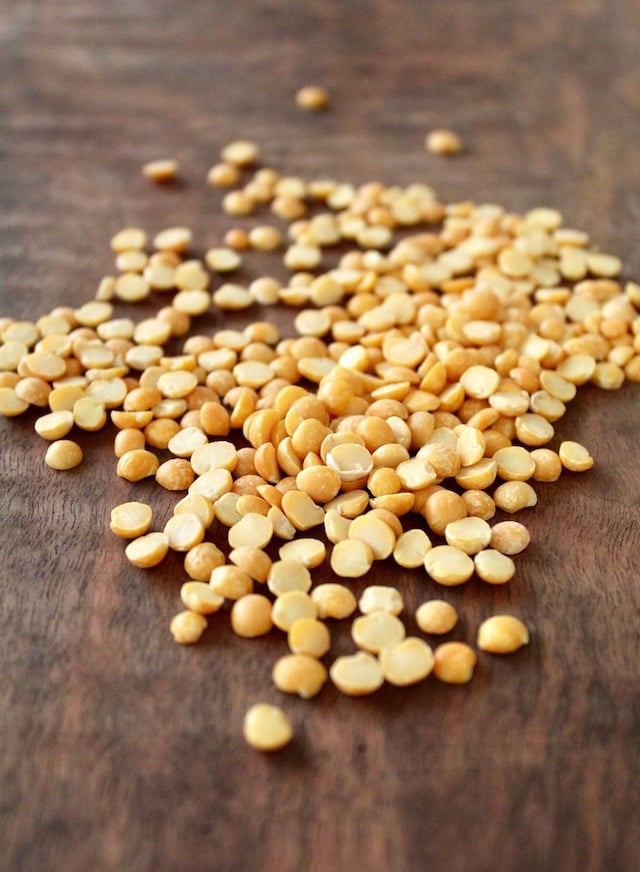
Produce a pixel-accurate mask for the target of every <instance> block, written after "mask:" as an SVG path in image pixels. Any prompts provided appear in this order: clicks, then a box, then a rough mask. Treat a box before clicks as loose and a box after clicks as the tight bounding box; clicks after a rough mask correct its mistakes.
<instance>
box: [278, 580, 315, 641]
mask: <svg viewBox="0 0 640 872" xmlns="http://www.w3.org/2000/svg"><path fill="white" fill-rule="evenodd" d="M317 616H318V608H317V606H316V603H315V602H314V601H313V600H312V599H311V597H310V596H309V595H308V594H306V593H304V592H303V591H301V590H290V591H287V592H286V593H283V594H280V596H279V597H277V598H276V601H275V602H274V604H273V606H272V609H271V618H272V620H273V623H274V624H275V625H276V627H277V628H278V629H279V630H283V631H284V632H285V633H287V632H288V631H289V630H290V629H291V627H292V626H293V624H294V623H295V622H296V621H298V620H300V618H315V617H317Z"/></svg>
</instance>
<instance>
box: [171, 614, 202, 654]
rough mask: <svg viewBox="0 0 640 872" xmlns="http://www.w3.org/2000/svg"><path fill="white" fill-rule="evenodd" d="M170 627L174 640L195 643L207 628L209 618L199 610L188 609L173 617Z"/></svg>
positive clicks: (186, 643) (180, 642) (185, 643)
mask: <svg viewBox="0 0 640 872" xmlns="http://www.w3.org/2000/svg"><path fill="white" fill-rule="evenodd" d="M169 629H170V630H171V635H172V636H173V638H174V640H175V641H176V642H178V643H179V644H180V645H193V644H195V643H196V642H197V641H198V640H199V639H200V637H201V636H202V634H203V633H204V631H205V630H206V629H207V619H206V618H205V616H204V615H201V614H199V613H198V612H192V611H188V610H187V611H184V612H180V613H179V614H177V615H176V616H175V617H174V618H173V619H172V621H171V624H170V626H169Z"/></svg>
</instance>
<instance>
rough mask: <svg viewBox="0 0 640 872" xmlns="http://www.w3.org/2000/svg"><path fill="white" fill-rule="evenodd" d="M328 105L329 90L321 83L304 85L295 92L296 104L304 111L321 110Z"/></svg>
mask: <svg viewBox="0 0 640 872" xmlns="http://www.w3.org/2000/svg"><path fill="white" fill-rule="evenodd" d="M328 105H329V92H328V91H327V90H326V88H323V87H322V86H321V85H305V86H304V87H302V88H300V89H299V91H298V92H297V93H296V106H298V108H299V109H304V110H305V111H306V112H321V111H322V110H323V109H326V108H327V107H328Z"/></svg>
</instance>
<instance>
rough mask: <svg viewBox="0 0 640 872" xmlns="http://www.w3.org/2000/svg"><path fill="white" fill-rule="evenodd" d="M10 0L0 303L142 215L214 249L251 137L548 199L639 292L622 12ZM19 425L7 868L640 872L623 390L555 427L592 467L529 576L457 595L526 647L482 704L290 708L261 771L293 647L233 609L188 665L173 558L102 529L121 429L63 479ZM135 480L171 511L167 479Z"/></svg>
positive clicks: (4, 781)
mask: <svg viewBox="0 0 640 872" xmlns="http://www.w3.org/2000/svg"><path fill="white" fill-rule="evenodd" d="M0 11H1V17H0V98H1V99H2V104H3V113H2V122H1V124H2V127H1V140H0V197H1V202H0V228H1V237H0V252H1V261H0V296H1V301H2V307H1V313H2V314H7V315H11V316H12V317H15V318H31V317H37V316H38V315H39V314H42V313H44V312H46V311H48V310H50V309H51V308H52V307H54V306H56V305H59V304H62V303H65V304H72V305H77V304H80V303H81V302H83V301H85V300H86V299H89V298H91V297H92V296H93V294H94V291H95V288H96V285H97V282H98V280H99V278H100V276H101V275H102V274H104V273H105V272H106V271H108V270H109V269H111V268H112V266H111V255H110V252H109V250H108V244H107V243H108V239H109V237H110V236H111V234H112V233H113V232H114V231H115V230H117V229H119V227H121V226H123V225H125V224H128V223H136V224H138V223H139V224H142V225H143V226H146V227H148V228H149V230H150V231H151V232H153V231H156V230H158V229H160V228H162V227H163V226H166V225H170V224H181V223H187V224H189V225H190V226H192V227H193V228H194V231H195V234H196V239H197V243H198V246H199V248H200V250H204V248H206V247H207V246H209V245H210V244H212V243H213V242H215V241H218V240H219V239H220V237H221V234H222V232H223V230H224V228H225V227H226V226H227V222H226V220H223V219H222V218H221V217H220V215H219V211H218V203H219V197H218V195H216V194H215V193H214V192H212V191H211V189H208V188H207V187H206V185H204V184H203V179H204V175H205V173H206V171H207V169H208V167H209V166H210V165H211V163H212V162H214V160H215V159H216V157H217V154H218V151H219V149H220V147H221V146H222V145H224V144H225V143H226V142H227V141H229V140H230V139H231V138H235V137H238V136H242V137H247V138H255V139H256V140H258V141H259V142H260V143H261V145H262V148H263V152H264V155H265V159H266V160H267V161H269V162H273V163H274V164H275V165H277V166H278V167H279V168H280V169H282V170H283V171H285V172H287V173H289V174H297V173H300V174H303V175H305V176H307V177H311V176H315V177H325V176H327V175H328V176H332V177H336V178H340V179H344V180H352V181H356V182H364V181H367V180H370V179H374V178H377V179H380V180H382V181H384V182H386V183H395V182H398V183H408V182H410V181H413V180H424V181H427V182H429V183H431V184H433V185H434V186H435V187H436V189H437V190H438V192H439V193H440V194H441V196H442V197H443V198H444V199H445V200H454V199H474V200H477V201H479V202H481V201H493V202H499V203H502V204H504V205H506V206H507V207H508V208H510V209H513V210H516V211H517V210H522V209H526V208H530V207H533V206H536V205H541V204H543V205H552V206H556V207H558V208H560V209H561V210H562V211H563V213H564V214H565V216H566V220H567V222H568V223H569V224H570V225H574V226H577V227H581V228H584V229H586V230H588V231H589V232H590V234H591V235H592V238H593V239H594V240H597V241H598V242H599V243H600V244H601V245H602V247H603V249H605V250H611V251H613V252H614V253H616V254H618V255H620V256H621V257H622V258H623V259H624V261H625V265H626V274H627V275H628V276H630V277H632V276H636V277H637V276H640V248H639V247H638V244H637V240H638V231H639V229H640V198H639V187H638V179H640V151H639V150H638V147H637V143H638V141H639V140H640V96H639V95H640V62H639V61H638V54H637V46H638V41H639V40H640V7H639V6H638V4H637V3H635V2H633V0H566V2H563V3H555V4H542V5H541V4H540V3H538V2H535V0H513V2H510V3H508V4H507V3H503V2H500V0H485V2H482V3H475V2H471V0H459V2H457V3H449V2H445V0H435V2H429V3H425V2H421V0H408V2H404V3H401V4H400V3H393V2H390V0H365V2H357V3H356V2H344V3H330V2H326V0H310V2H308V3H298V2H295V0H272V2H257V0H251V2H249V0H247V2H238V3H235V4H234V3H225V4H223V3H211V2H209V0H192V2H190V3H188V4H185V3H179V2H177V0H105V2H102V3H98V2H96V0H68V2H66V3H57V2H54V0H40V2H38V3H32V2H24V3H11V2H9V0H3V2H2V3H1V4H0ZM310 82H317V83H321V84H324V85H326V86H327V87H328V88H329V89H330V90H331V92H332V94H333V103H332V107H331V110H330V111H328V112H326V113H323V114H318V115H304V114H301V113H300V112H299V111H298V110H296V108H295V104H294V99H293V97H294V94H295V91H296V90H297V88H298V87H299V86H301V85H302V84H307V83H310ZM435 126H452V127H454V128H455V129H457V130H459V131H460V133H461V134H462V135H463V137H464V138H465V140H466V142H467V143H468V146H469V147H468V152H467V154H466V155H464V156H463V157H461V158H459V159H455V160H449V161H444V160H442V159H438V158H437V157H435V156H432V155H427V154H425V152H424V150H423V148H422V142H423V138H424V134H425V132H426V131H428V130H429V129H431V128H432V127H435ZM165 155H168V156H173V157H175V158H177V159H178V160H179V161H180V162H181V164H182V166H183V167H184V170H183V173H182V182H181V184H179V185H176V186H173V187H168V188H163V189H158V188H156V187H154V186H152V185H149V183H148V182H147V181H145V180H144V179H143V178H142V177H141V175H140V172H139V170H140V166H141V165H142V163H143V162H144V161H146V160H149V159H152V158H155V157H161V156H165ZM266 262H267V261H259V259H258V260H256V261H255V269H256V270H260V269H262V268H264V266H263V264H264V263H266ZM142 310H143V311H144V307H142ZM277 317H279V318H282V317H284V316H277ZM219 323H221V322H220V319H218V321H217V322H214V321H213V320H212V321H211V322H208V323H207V325H206V326H207V329H213V328H214V327H215V326H216V324H218V325H219ZM281 323H284V321H282V322H281ZM33 420H34V416H33V415H32V414H31V413H29V414H27V415H25V416H24V417H23V418H20V419H17V420H13V421H2V422H0V438H1V445H2V448H1V451H0V475H1V479H0V481H1V491H0V547H1V551H0V567H1V568H0V621H1V623H2V636H1V639H2V642H1V645H2V670H1V672H2V675H1V678H0V844H1V845H2V846H3V847H2V851H0V868H2V869H6V870H10V872H18V870H19V872H23V870H24V872H32V870H33V872H35V870H56V872H57V870H65V872H81V870H86V869H88V868H93V869H96V870H127V872H138V870H140V872H141V870H148V869H161V870H185V872H186V870H189V872H200V870H202V872H205V870H212V869H215V870H216V872H237V870H258V869H265V870H271V869H278V870H281V872H289V870H306V872H326V870H337V872H346V870H363V872H382V870H385V872H389V870H392V872H414V870H415V872H418V870H424V869H434V870H448V872H488V870H493V869H497V870H500V872H511V870H513V872H515V870H518V872H557V870H562V872H574V870H575V872H578V870H580V872H600V870H615V872H634V870H636V869H637V868H638V847H637V846H638V844H639V843H640V824H639V818H638V807H639V800H640V795H639V788H638V785H639V783H640V755H639V751H638V735H639V732H640V694H639V690H638V672H639V670H638V663H639V662H640V658H639V650H638V617H639V604H640V595H639V586H638V554H639V553H640V532H639V531H640V523H639V522H640V500H639V499H638V493H639V491H640V465H639V462H638V433H639V432H640V392H639V390H638V387H637V386H635V385H626V386H625V387H624V388H623V389H622V390H620V391H619V392H616V393H614V394H605V393H604V392H601V391H598V390H597V389H595V388H585V389H584V390H583V391H581V392H580V396H579V398H578V399H577V400H576V401H575V402H574V403H573V404H572V406H571V408H570V410H569V412H568V414H567V415H566V417H565V418H564V419H563V420H562V421H561V422H560V423H559V425H558V428H557V429H558V434H559V437H566V436H574V437H575V438H579V439H580V440H581V441H584V442H585V443H586V444H588V445H589V446H590V447H591V449H592V451H593V453H594V454H595V456H596V459H597V465H596V467H595V468H594V470H593V471H592V472H591V473H589V474H587V475H585V476H571V475H566V476H563V478H562V479H561V480H560V481H559V482H558V483H557V484H555V485H553V486H548V487H547V488H544V491H543V493H542V495H541V499H540V503H539V505H538V506H537V507H536V509H535V510H533V511H532V512H530V514H529V526H530V529H531V531H532V535H533V543H532V545H531V547H530V549H529V550H528V551H527V552H525V553H524V554H522V555H521V556H520V557H519V558H518V559H517V560H518V574H517V578H516V580H515V581H514V582H513V584H512V585H510V586H508V589H495V590H493V589H491V590H486V589H484V588H482V587H481V586H480V585H479V584H470V585H467V586H466V587H465V589H463V590H460V591H454V592H450V591H445V592H444V595H445V597H446V598H449V599H451V600H452V601H454V602H456V604H458V605H459V607H460V610H461V613H462V615H463V619H462V622H461V625H460V627H459V628H457V629H456V631H455V633H454V636H455V638H460V639H473V637H474V634H475V631H476V628H477V626H478V623H479V622H480V621H481V620H482V619H483V618H484V617H485V616H488V615H489V614H491V613H493V612H495V611H496V610H502V609H504V610H513V611H514V612H516V613H518V614H521V615H522V616H523V618H524V619H525V620H526V621H527V622H528V624H529V625H530V626H531V628H532V636H533V638H532V644H531V645H530V646H529V647H528V648H527V649H526V650H523V651H521V652H519V653H518V654H516V655H514V656H513V657H510V658H504V659H500V658H497V657H490V656H483V657H482V658H481V664H480V667H479V670H478V673H477V675H476V677H475V678H474V680H473V682H472V683H471V684H470V685H469V686H468V687H466V688H455V687H448V686H444V685H441V684H438V683H437V682H435V681H433V680H430V681H428V682H426V683H425V684H424V685H422V686H418V687H416V688H413V689H410V690H405V691H400V690H395V689H392V688H384V689H383V690H382V691H380V692H379V693H378V694H376V695H375V696H374V697H372V698H370V699H362V700H349V699H345V698H343V697H341V696H340V695H339V694H338V693H336V692H335V691H334V690H333V689H332V688H329V687H327V688H326V689H325V691H323V693H322V694H321V695H320V696H319V697H318V698H317V699H315V700H313V701H312V702H310V703H304V702H302V701H297V700H293V699H292V700H288V699H287V700H285V703H286V708H287V710H288V711H289V712H290V713H291V716H292V718H293V720H294V722H295V724H296V729H297V739H296V741H295V743H294V744H293V745H292V746H290V748H288V749H287V750H286V751H284V752H283V753H281V754H279V755H276V756H269V757H265V756H259V755H256V754H254V753H252V752H250V750H249V749H247V748H246V746H245V745H244V743H243V741H242V740H241V738H240V725H241V721H242V717H243V714H244V711H245V710H246V708H247V707H248V705H249V704H251V703H252V702H254V701H255V700H256V699H258V698H264V699H267V700H270V701H277V700H278V696H279V695H278V693H277V691H275V689H274V688H272V686H271V684H270V678H269V676H270V669H271V664H272V662H273V659H274V657H276V656H277V655H278V653H279V652H280V651H282V650H283V649H284V643H283V641H282V639H278V638H276V637H275V636H274V637H273V638H268V639H263V640H259V641H255V642H253V643H250V642H246V641H242V640H239V639H237V638H235V637H234V636H233V635H232V633H231V632H230V630H229V629H228V627H227V625H226V623H225V621H223V620H220V621H215V622H212V624H213V627H212V629H211V630H210V631H209V632H208V633H207V635H206V637H205V638H204V639H203V641H202V643H201V644H200V645H199V646H197V647H195V648H193V649H184V648H180V647H178V646H175V645H173V644H172V643H171V641H170V639H169V637H168V633H167V630H166V628H167V625H168V622H169V619H170V617H171V616H172V614H173V613H174V611H175V610H176V608H177V604H178V590H179V586H180V582H181V580H182V568H181V565H180V560H179V559H178V558H177V557H175V556H174V558H173V559H169V560H168V561H167V562H166V563H165V564H163V565H162V567H161V568H159V569H156V570H153V571H150V572H147V573H144V572H141V571H135V570H133V569H132V568H131V567H130V566H129V565H128V564H127V563H126V561H125V559H124V557H123V554H122V547H121V543H120V542H115V541H114V538H113V537H112V536H111V534H110V533H109V531H108V514H109V510H110V508H111V506H113V505H115V504H116V503H117V502H121V501H122V500H123V499H126V498H127V497H128V495H129V494H130V493H131V492H132V489H131V488H130V487H129V486H128V485H126V483H125V482H123V481H121V480H118V479H116V477H115V475H114V460H113V456H112V451H111V447H110V444H109V443H110V440H109V439H108V438H107V437H106V436H105V438H104V439H102V438H100V439H95V438H87V439H86V440H84V441H83V446H84V447H85V448H86V453H87V460H86V462H85V463H84V464H83V466H81V467H79V468H78V469H77V470H75V471H73V472H71V473H69V474H66V475H54V474H52V473H51V472H49V471H47V470H46V469H45V468H44V466H43V462H42V456H43V451H42V445H41V444H40V443H39V440H37V438H36V437H35V435H34V434H33V430H32V427H33ZM135 493H136V494H140V495H141V498H143V499H145V498H148V499H149V500H150V501H152V502H153V503H154V506H155V507H156V510H157V513H158V517H159V518H162V517H166V516H168V514H169V513H170V511H171V505H172V502H171V499H170V498H168V497H167V496H164V497H163V496H161V495H159V494H158V491H157V489H155V488H154V487H152V486H151V485H148V484H141V485H140V486H139V488H137V489H136V491H135ZM329 576H330V573H329V572H328V571H327V577H329ZM392 579H394V580H395V581H399V582H401V584H402V585H403V589H404V590H405V595H406V599H407V603H408V605H409V609H408V611H410V607H411V606H412V605H415V604H417V603H418V602H420V601H421V600H422V599H423V598H425V597H426V596H430V595H433V594H434V593H435V592H436V591H435V588H434V586H432V585H430V584H428V583H427V582H425V580H424V578H423V577H420V574H419V573H417V572H415V573H412V572H407V573H404V574H403V575H402V577H401V578H400V579H398V578H397V571H396V570H395V569H393V568H392V567H381V568H380V569H379V570H378V569H376V580H377V581H379V582H382V583H384V582H385V581H391V580H392ZM360 587H361V585H355V588H356V589H359V588H360ZM438 593H441V591H438ZM409 624H410V625H411V622H409ZM336 633H337V641H336V650H338V651H341V650H347V648H348V645H349V642H348V638H347V630H346V629H342V630H338V629H337V630H336Z"/></svg>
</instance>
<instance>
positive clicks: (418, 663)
mask: <svg viewBox="0 0 640 872" xmlns="http://www.w3.org/2000/svg"><path fill="white" fill-rule="evenodd" d="M434 662H435V658H434V656H433V651H432V650H431V648H430V647H429V646H428V645H427V643H426V642H424V641H423V640H422V639H417V638H415V637H408V638H406V639H402V640H401V641H399V642H395V643H392V644H390V645H387V646H385V647H384V648H383V649H382V651H381V652H380V668H381V669H382V674H383V675H384V677H385V679H386V680H387V681H388V682H389V684H394V685H396V687H407V686H408V685H411V684H417V683H418V682H419V681H424V679H425V678H427V676H428V675H429V674H430V673H431V671H432V669H433V666H434Z"/></svg>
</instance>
